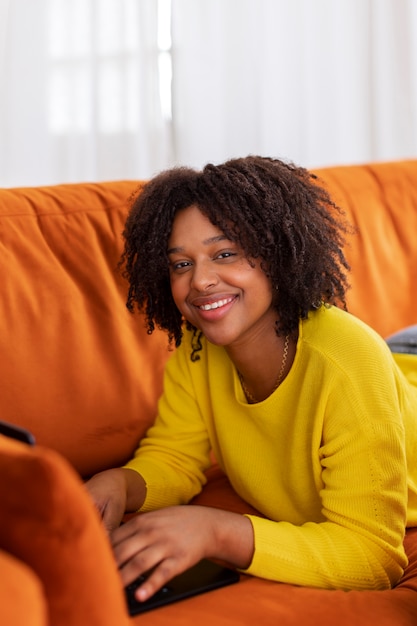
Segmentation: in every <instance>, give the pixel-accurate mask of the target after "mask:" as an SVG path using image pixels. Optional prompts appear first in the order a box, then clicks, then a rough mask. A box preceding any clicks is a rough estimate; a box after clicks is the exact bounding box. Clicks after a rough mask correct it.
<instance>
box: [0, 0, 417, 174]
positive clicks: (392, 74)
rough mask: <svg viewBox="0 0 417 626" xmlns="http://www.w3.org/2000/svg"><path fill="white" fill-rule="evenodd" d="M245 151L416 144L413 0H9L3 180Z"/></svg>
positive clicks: (414, 149)
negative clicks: (170, 27)
mask: <svg viewBox="0 0 417 626" xmlns="http://www.w3.org/2000/svg"><path fill="white" fill-rule="evenodd" d="M171 16H172V21H171V22H170V18H171ZM170 23H171V24H172V29H169V28H167V24H168V25H169V24H170ZM168 30H169V32H168ZM171 69H172V80H171ZM171 88H172V90H171ZM248 153H257V154H265V155H270V156H280V157H284V158H288V159H290V160H292V161H295V162H297V163H299V164H302V165H305V166H307V167H318V166H322V165H334V164H339V163H343V164H344V163H355V162H365V161H369V160H389V159H397V158H414V157H417V2H416V0H0V185H3V186H15V185H38V184H53V183H60V182H76V181H85V180H92V181H96V180H97V181H98V180H110V179H120V178H135V179H136V178H147V177H149V176H151V175H152V174H154V173H155V172H157V171H159V170H160V169H163V168H165V167H169V166H171V165H173V164H186V165H192V166H197V167H199V166H201V165H203V164H204V163H206V162H207V161H215V162H219V161H223V160H224V159H227V158H229V157H233V156H240V155H245V154H248Z"/></svg>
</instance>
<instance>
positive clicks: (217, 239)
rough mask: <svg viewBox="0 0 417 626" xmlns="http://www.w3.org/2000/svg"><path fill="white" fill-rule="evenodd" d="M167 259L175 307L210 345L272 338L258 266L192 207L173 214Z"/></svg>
mask: <svg viewBox="0 0 417 626" xmlns="http://www.w3.org/2000/svg"><path fill="white" fill-rule="evenodd" d="M168 256H169V261H170V280H171V290H172V295H173V298H174V301H175V304H176V305H177V307H178V309H179V311H180V312H181V314H182V315H183V316H184V317H185V318H186V319H187V320H188V321H189V322H190V323H191V324H192V325H193V326H195V327H197V328H199V329H200V330H201V331H202V332H203V334H204V335H205V337H206V338H207V339H208V340H209V341H210V342H211V343H213V344H216V345H222V346H226V347H227V346H230V347H232V346H238V345H239V344H242V343H243V344H244V343H245V342H247V341H251V340H252V339H254V340H256V338H257V337H258V336H259V333H263V332H268V334H270V333H271V332H273V333H274V334H275V330H274V324H275V321H276V319H277V314H276V312H275V310H274V309H273V308H272V288H271V284H270V281H269V279H268V278H267V276H266V274H265V273H264V272H263V270H262V269H261V267H260V263H259V262H258V261H254V262H251V263H249V262H248V260H247V258H246V257H245V255H244V252H243V250H242V249H241V248H240V247H239V246H238V245H237V244H236V243H234V242H232V241H230V240H229V239H227V238H226V237H225V235H224V234H223V233H222V231H221V230H219V229H218V228H217V227H216V226H214V225H213V224H212V223H211V222H210V221H209V219H208V218H207V217H205V216H204V215H203V214H202V213H201V211H200V210H199V208H198V207H197V206H196V205H192V206H190V207H188V208H186V209H183V210H181V211H179V212H178V213H177V215H176V217H175V219H174V222H173V227H172V232H171V236H170V238H169V241H168Z"/></svg>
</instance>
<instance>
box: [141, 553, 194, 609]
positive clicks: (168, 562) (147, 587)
mask: <svg viewBox="0 0 417 626" xmlns="http://www.w3.org/2000/svg"><path fill="white" fill-rule="evenodd" d="M181 571H183V570H180V569H178V567H176V566H175V560H173V559H165V560H164V561H162V562H161V563H159V564H158V565H157V566H156V567H155V568H154V569H153V570H152V572H151V573H150V574H149V575H148V576H147V578H146V580H145V581H144V582H143V583H142V584H141V585H140V586H139V587H138V588H137V589H136V590H135V598H136V599H137V600H138V601H139V602H144V601H145V600H148V599H149V598H151V597H152V596H153V595H154V594H155V593H157V591H159V590H160V589H162V587H164V586H165V585H166V584H167V583H169V581H170V580H172V579H173V578H174V576H177V575H178V574H180V573H181Z"/></svg>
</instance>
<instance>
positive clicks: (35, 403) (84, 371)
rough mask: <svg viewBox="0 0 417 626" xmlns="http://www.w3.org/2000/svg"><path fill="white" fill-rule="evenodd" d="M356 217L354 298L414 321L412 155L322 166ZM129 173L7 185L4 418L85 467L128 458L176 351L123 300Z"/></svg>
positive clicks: (2, 235)
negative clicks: (87, 180) (121, 177)
mask: <svg viewBox="0 0 417 626" xmlns="http://www.w3.org/2000/svg"><path fill="white" fill-rule="evenodd" d="M316 173H317V174H318V175H319V177H320V178H321V179H322V180H323V181H324V182H325V183H326V185H327V186H328V188H329V191H330V192H331V194H332V195H333V196H334V198H335V200H336V201H337V203H338V204H340V205H341V206H342V207H343V208H344V209H345V211H346V213H347V217H348V218H349V219H350V220H351V222H352V223H353V224H354V226H355V227H356V228H357V231H358V234H357V235H355V236H353V237H352V238H351V241H350V246H349V247H347V249H346V253H347V257H348V260H349V261H350V263H351V266H352V274H351V284H352V289H351V291H350V292H349V295H348V305H349V308H350V310H351V312H352V313H354V314H356V315H358V317H360V318H361V319H363V320H364V321H366V322H367V323H369V324H370V325H371V326H373V327H374V328H375V329H376V330H377V331H378V332H379V333H380V334H381V335H383V336H386V335H388V334H390V333H392V332H394V331H396V330H398V329H400V328H402V327H404V326H407V325H409V324H412V323H416V322H417V296H416V295H415V291H414V286H415V283H416V278H417V276H416V274H417V160H416V161H403V162H397V163H381V164H370V165H363V166H349V167H334V168H326V169H321V170H318V171H317V172H316ZM137 186H138V183H137V182H133V181H124V182H109V183H100V184H74V185H57V186H52V187H40V188H27V189H9V190H7V189H4V190H0V282H1V294H2V298H1V301H2V304H1V317H0V355H1V359H0V380H1V383H0V385H1V389H0V419H4V420H8V421H12V422H17V423H19V424H21V425H23V426H26V427H27V428H29V429H31V430H32V431H33V432H34V434H35V436H36V437H37V439H38V441H39V443H41V444H44V445H46V446H50V447H52V448H54V449H55V450H58V451H59V452H61V453H62V454H63V455H64V456H65V457H66V458H67V459H68V460H69V461H70V462H71V463H72V464H73V465H74V466H75V468H76V469H77V470H78V471H79V472H80V473H81V474H82V475H83V476H86V475H89V474H91V473H93V472H96V471H99V470H101V469H104V468H106V467H111V466H114V465H118V464H120V463H123V462H124V461H125V460H126V459H127V458H129V457H130V456H131V454H132V453H133V451H134V449H135V447H136V444H137V442H138V441H139V439H140V437H141V436H142V435H143V433H144V432H145V430H146V428H147V426H148V425H149V424H150V423H151V422H152V420H153V417H154V415H155V411H156V402H157V398H158V396H159V394H160V392H161V389H162V384H161V382H162V370H163V367H164V364H165V361H166V359H167V358H168V356H169V352H168V350H167V340H166V337H165V335H164V334H162V333H161V332H158V331H156V332H155V333H154V334H153V335H152V336H149V335H148V334H147V332H146V329H145V327H144V323H143V320H142V319H141V317H140V316H139V315H135V316H132V315H131V314H130V313H128V311H127V310H126V308H125V297H126V284H125V281H124V280H123V279H122V278H121V276H120V274H119V272H118V270H117V264H118V261H119V257H120V253H121V250H122V238H121V232H122V230H123V224H124V221H125V218H126V214H127V210H128V205H129V199H130V197H131V194H132V193H133V192H134V191H135V190H136V189H137Z"/></svg>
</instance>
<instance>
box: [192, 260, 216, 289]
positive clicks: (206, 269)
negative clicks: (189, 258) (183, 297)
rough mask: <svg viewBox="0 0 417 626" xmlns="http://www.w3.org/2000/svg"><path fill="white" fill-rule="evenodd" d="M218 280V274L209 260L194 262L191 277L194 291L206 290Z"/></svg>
mask: <svg viewBox="0 0 417 626" xmlns="http://www.w3.org/2000/svg"><path fill="white" fill-rule="evenodd" d="M217 282H218V276H217V273H216V271H215V268H214V267H213V265H212V263H210V261H208V262H201V263H195V264H194V267H193V273H192V278H191V286H192V288H193V289H195V290H196V291H207V289H209V288H210V287H214V286H215V285H216V284H217Z"/></svg>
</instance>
